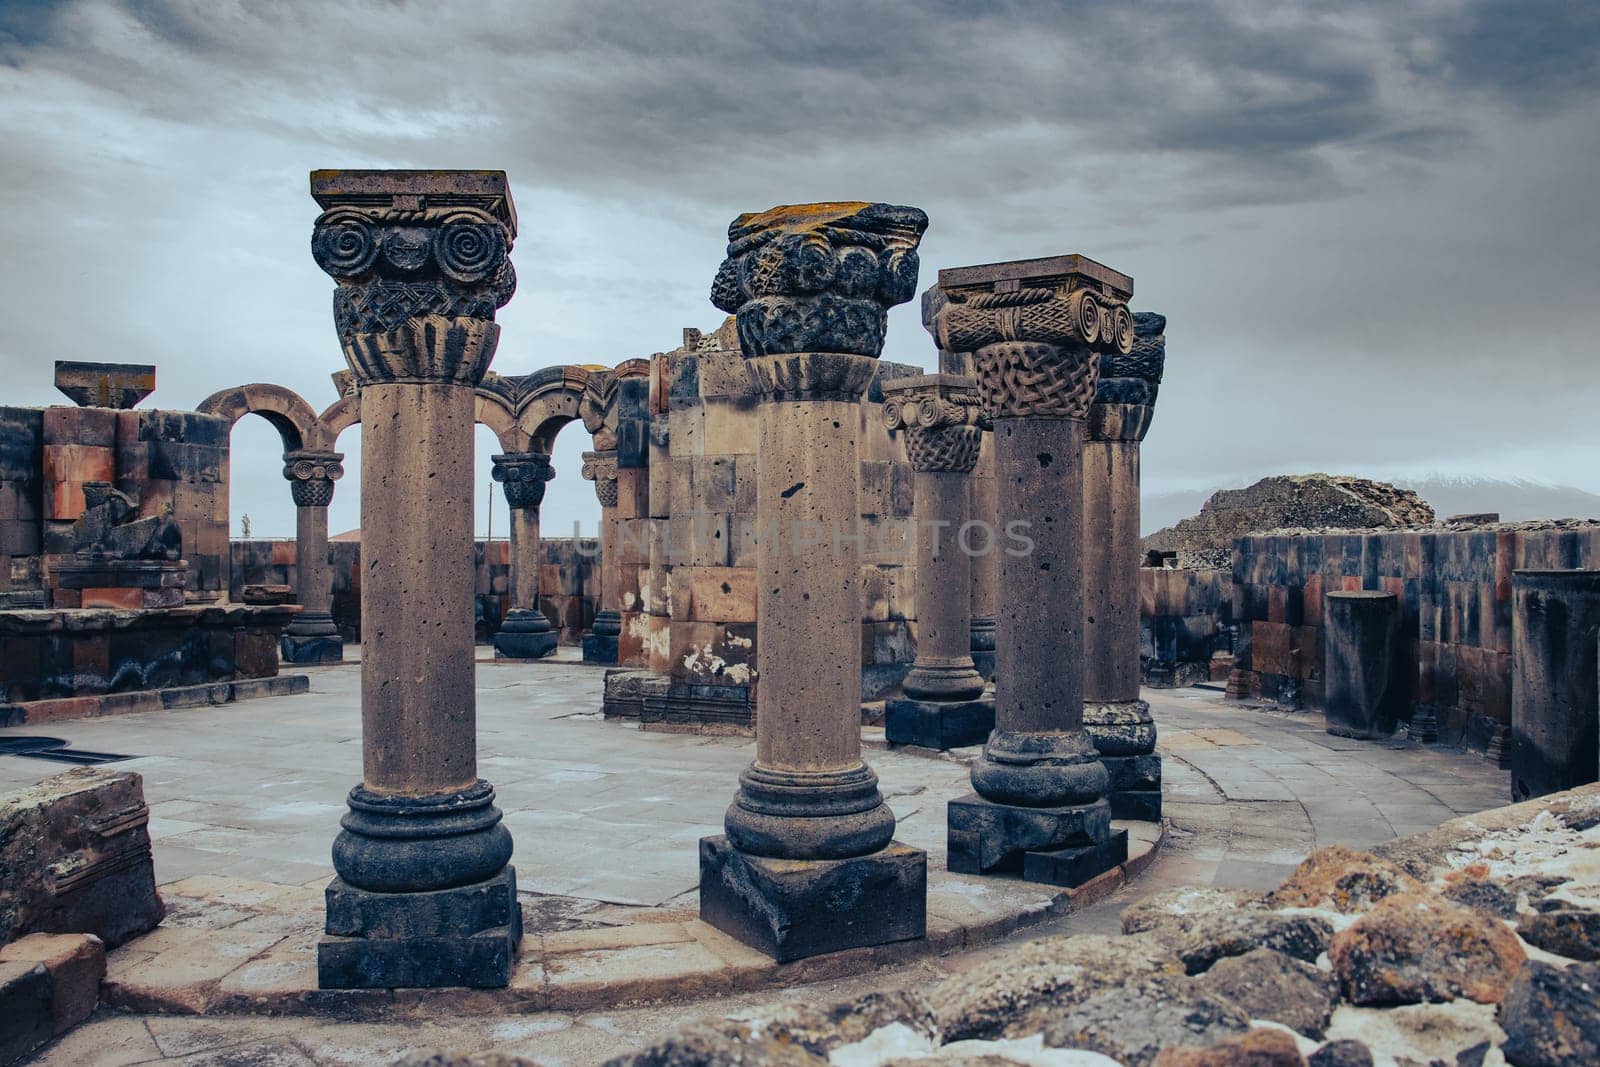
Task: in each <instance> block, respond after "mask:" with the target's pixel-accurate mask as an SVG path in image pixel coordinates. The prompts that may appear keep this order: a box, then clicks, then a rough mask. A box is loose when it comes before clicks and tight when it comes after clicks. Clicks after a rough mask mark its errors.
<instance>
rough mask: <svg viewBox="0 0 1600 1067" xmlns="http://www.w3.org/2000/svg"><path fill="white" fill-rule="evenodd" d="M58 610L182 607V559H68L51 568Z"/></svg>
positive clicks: (184, 570)
mask: <svg viewBox="0 0 1600 1067" xmlns="http://www.w3.org/2000/svg"><path fill="white" fill-rule="evenodd" d="M51 570H52V572H53V573H54V575H55V581H56V593H55V596H54V600H55V606H56V607H58V608H110V609H113V610H118V609H120V610H125V611H141V610H142V611H150V610H154V609H156V608H177V607H182V606H183V588H184V583H185V582H187V581H188V578H189V565H188V564H187V563H186V562H184V561H183V560H181V559H180V560H156V559H127V560H117V559H66V560H61V561H60V562H58V563H56V564H55V566H54V567H52V568H51Z"/></svg>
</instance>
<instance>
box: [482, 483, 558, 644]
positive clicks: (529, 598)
mask: <svg viewBox="0 0 1600 1067" xmlns="http://www.w3.org/2000/svg"><path fill="white" fill-rule="evenodd" d="M493 459H494V468H493V472H492V476H493V478H494V480H495V481H497V482H499V483H500V485H501V487H502V488H504V489H505V492H506V507H507V508H508V509H509V510H510V511H511V608H510V610H509V611H507V612H506V617H505V621H504V622H502V623H501V624H500V630H499V632H498V633H496V634H495V635H494V657H495V659H539V658H540V657H542V656H549V655H553V654H554V653H555V650H556V632H555V630H554V629H553V628H552V627H551V625H550V620H549V619H547V618H545V614H544V611H543V610H541V609H540V607H539V569H540V565H541V564H542V563H543V562H544V544H543V542H542V541H541V540H540V538H539V505H540V504H542V503H544V487H545V483H546V482H548V481H549V480H550V479H552V478H554V477H555V476H556V472H555V468H553V467H551V466H550V455H549V453H547V452H505V453H502V454H500V455H498V456H495V457H493Z"/></svg>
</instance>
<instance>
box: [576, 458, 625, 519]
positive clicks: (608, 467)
mask: <svg viewBox="0 0 1600 1067" xmlns="http://www.w3.org/2000/svg"><path fill="white" fill-rule="evenodd" d="M583 480H584V481H586V482H593V483H594V495H595V496H596V497H598V498H599V499H600V506H601V507H603V508H614V507H616V506H617V454H616V453H615V452H585V453H584V454H583Z"/></svg>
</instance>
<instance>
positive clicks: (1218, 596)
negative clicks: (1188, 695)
mask: <svg viewBox="0 0 1600 1067" xmlns="http://www.w3.org/2000/svg"><path fill="white" fill-rule="evenodd" d="M1232 624H1233V572H1232V571H1231V570H1223V569H1221V568H1205V569H1189V568H1174V567H1141V568H1139V668H1140V672H1141V675H1142V680H1143V682H1144V684H1145V685H1148V686H1151V687H1153V688H1157V689H1172V688H1179V687H1182V686H1188V685H1193V684H1194V683H1195V682H1201V681H1207V680H1210V679H1211V657H1212V654H1213V653H1215V652H1219V651H1226V650H1227V649H1228V647H1229V640H1228V638H1229V634H1228V632H1227V631H1228V629H1229V627H1231V626H1232Z"/></svg>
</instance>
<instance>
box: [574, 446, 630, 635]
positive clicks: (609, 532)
mask: <svg viewBox="0 0 1600 1067" xmlns="http://www.w3.org/2000/svg"><path fill="white" fill-rule="evenodd" d="M583 477H584V480H585V481H590V482H593V483H594V495H595V496H597V497H599V498H600V560H599V563H598V565H597V566H596V567H595V573H597V574H598V575H599V576H600V596H599V598H598V600H597V602H596V610H595V616H594V623H593V625H591V626H590V627H589V632H588V633H586V634H584V635H583V662H585V663H615V662H617V638H618V636H620V635H621V633H622V614H621V608H622V605H621V604H620V603H619V602H618V598H617V566H618V564H619V562H620V557H621V554H622V553H621V551H620V549H619V547H618V545H617V453H616V451H615V450H612V451H609V452H585V453H584V454H583Z"/></svg>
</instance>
